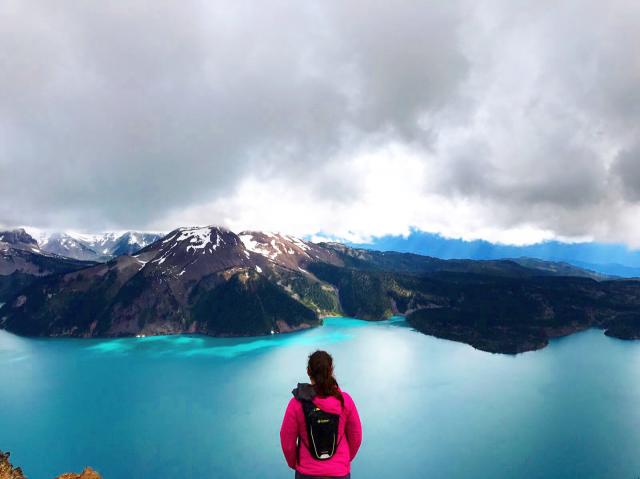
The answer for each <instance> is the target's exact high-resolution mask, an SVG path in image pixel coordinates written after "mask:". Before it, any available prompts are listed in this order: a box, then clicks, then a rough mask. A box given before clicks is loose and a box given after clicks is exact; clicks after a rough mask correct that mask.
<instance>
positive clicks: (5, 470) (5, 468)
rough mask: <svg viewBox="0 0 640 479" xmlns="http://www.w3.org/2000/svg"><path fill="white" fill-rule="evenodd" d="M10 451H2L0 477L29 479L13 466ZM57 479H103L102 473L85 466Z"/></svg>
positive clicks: (0, 454)
mask: <svg viewBox="0 0 640 479" xmlns="http://www.w3.org/2000/svg"><path fill="white" fill-rule="evenodd" d="M9 455H10V454H9V453H8V452H7V453H4V452H2V451H0V479H27V476H25V475H24V474H23V472H22V469H20V468H19V467H13V466H12V465H11V463H10V462H9ZM56 479H102V478H101V477H100V474H98V473H97V472H96V471H94V470H93V469H91V468H90V467H87V468H85V470H84V471H82V472H81V473H80V474H74V473H66V474H62V475H61V476H58V477H56Z"/></svg>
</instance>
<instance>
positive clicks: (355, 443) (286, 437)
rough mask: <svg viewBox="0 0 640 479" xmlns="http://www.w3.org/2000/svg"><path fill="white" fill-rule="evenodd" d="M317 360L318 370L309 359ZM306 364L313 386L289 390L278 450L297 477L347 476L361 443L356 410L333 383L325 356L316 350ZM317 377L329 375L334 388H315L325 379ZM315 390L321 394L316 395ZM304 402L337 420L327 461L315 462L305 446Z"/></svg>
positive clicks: (306, 436) (302, 386) (309, 448)
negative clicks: (335, 440) (330, 453)
mask: <svg viewBox="0 0 640 479" xmlns="http://www.w3.org/2000/svg"><path fill="white" fill-rule="evenodd" d="M314 355H315V356H314ZM318 357H319V358H320V361H319V364H320V367H319V366H318V361H316V362H315V363H314V361H313V360H312V358H315V359H316V360H317V359H318ZM309 364H310V368H308V372H309V373H310V374H309V376H310V378H311V380H312V382H314V383H315V384H298V386H297V387H296V388H295V389H294V390H293V391H292V393H293V398H291V400H290V401H289V404H288V406H287V409H286V412H285V415H284V419H283V421H282V427H281V429H280V441H281V444H282V451H283V453H284V456H285V459H286V461H287V464H288V465H289V467H291V468H292V469H295V470H296V471H297V472H298V473H300V474H303V475H310V476H329V477H344V476H347V475H348V474H349V473H350V470H351V461H352V460H353V458H354V457H355V456H356V453H357V452H358V449H359V447H360V444H361V442H362V427H361V424H360V417H359V415H358V410H357V409H356V406H355V403H354V402H353V399H352V398H351V396H350V395H349V394H347V393H346V392H344V391H342V390H341V389H340V388H339V387H338V385H337V382H335V379H334V378H333V364H332V360H331V356H329V355H328V353H325V352H324V351H316V352H315V353H314V354H312V355H311V356H310V363H309ZM314 366H315V367H314ZM318 374H323V375H325V376H330V378H331V380H332V382H333V383H335V386H332V385H331V384H329V383H330V382H331V381H329V383H326V384H323V385H324V386H325V388H324V389H323V388H322V387H318V384H317V383H318V382H323V381H325V380H327V378H321V377H318ZM314 376H315V377H314ZM315 379H318V380H319V381H316V380H315ZM318 389H320V390H321V391H323V392H325V394H319V392H318ZM305 401H311V402H312V403H313V405H314V406H315V407H317V408H319V409H320V410H321V411H324V412H326V413H329V414H335V415H337V416H338V417H339V420H338V432H337V445H336V447H335V451H332V452H333V455H332V456H331V457H330V458H329V459H325V460H319V459H316V458H315V457H314V455H313V454H312V452H311V448H312V445H311V444H310V443H309V442H310V440H309V434H308V432H307V419H306V415H305V412H304V408H303V403H304V402H305Z"/></svg>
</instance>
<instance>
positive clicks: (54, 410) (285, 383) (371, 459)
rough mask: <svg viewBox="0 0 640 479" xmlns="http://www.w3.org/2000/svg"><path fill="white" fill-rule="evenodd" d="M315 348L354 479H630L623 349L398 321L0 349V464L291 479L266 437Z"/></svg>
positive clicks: (594, 333) (637, 345) (46, 473)
mask: <svg viewBox="0 0 640 479" xmlns="http://www.w3.org/2000/svg"><path fill="white" fill-rule="evenodd" d="M318 348H321V349H326V350H328V351H330V352H331V353H332V354H333V356H334V359H335V362H336V375H337V378H338V381H339V383H340V385H341V387H342V388H343V389H344V390H346V391H348V392H349V393H350V394H351V395H352V396H353V398H354V400H355V402H356V404H357V406H358V409H359V411H360V415H361V418H362V422H363V431H364V441H363V445H362V448H361V450H360V453H359V455H358V457H357V458H356V460H355V461H354V462H353V464H352V475H353V478H354V479H359V478H367V479H372V478H394V477H398V478H402V479H406V478H415V479H418V478H419V479H423V478H510V479H513V478H545V479H549V478H581V479H586V478H598V479H600V478H628V479H636V478H637V477H639V476H640V454H638V449H639V447H640V342H625V341H620V340H616V339H612V338H608V337H606V336H604V335H603V334H602V332H601V331H598V330H590V331H586V332H583V333H580V334H575V335H573V336H569V337H566V338H562V339H557V340H554V341H552V342H551V344H550V346H549V347H547V348H546V349H544V350H541V351H536V352H530V353H525V354H521V355H518V356H505V355H495V354H488V353H484V352H481V351H477V350H475V349H473V348H471V347H469V346H467V345H464V344H460V343H455V342H450V341H444V340H439V339H436V338H432V337H429V336H426V335H423V334H420V333H418V332H416V331H414V330H412V329H411V328H410V327H408V326H407V325H406V323H405V322H404V321H403V320H402V319H400V318H395V319H392V320H390V321H385V322H381V323H367V322H363V321H358V320H354V319H346V318H331V319H328V320H326V321H325V325H324V326H323V327H320V328H316V329H313V330H308V331H304V332H300V333H293V334H285V335H277V336H270V337H265V338H244V339H219V338H207V337H202V336H161V337H148V338H128V339H109V340H94V339H91V340H79V339H30V338H22V337H18V336H14V335H11V334H9V333H6V332H4V331H0V385H2V386H1V389H0V449H2V450H9V451H11V458H12V462H14V464H15V465H19V466H21V467H22V468H23V470H24V472H25V474H26V475H27V476H28V477H29V479H52V478H53V477H54V476H55V475H56V474H59V473H62V472H68V471H79V470H81V469H82V468H83V467H84V466H85V465H90V466H92V467H94V468H95V469H96V470H98V471H99V472H100V473H101V474H102V475H103V477H104V478H105V479H120V478H142V479H144V478H149V479H163V478H172V479H173V478H181V479H182V478H199V479H203V478H225V479H227V478H243V479H246V478H291V477H293V473H292V472H291V471H290V470H289V469H288V468H287V466H286V464H285V462H284V459H283V457H282V453H281V451H280V445H279V436H278V434H279V429H280V423H281V420H282V415H283V413H284V409H285V407H286V404H287V402H288V401H289V398H290V397H291V389H292V388H293V387H294V386H295V384H296V383H297V382H298V381H304V380H305V366H306V358H307V355H308V354H309V353H310V352H312V351H313V350H315V349H318Z"/></svg>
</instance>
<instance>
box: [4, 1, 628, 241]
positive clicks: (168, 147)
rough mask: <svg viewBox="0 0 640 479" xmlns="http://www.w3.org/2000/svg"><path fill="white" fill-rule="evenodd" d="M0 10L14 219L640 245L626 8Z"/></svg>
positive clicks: (8, 217) (43, 223) (353, 5)
mask: <svg viewBox="0 0 640 479" xmlns="http://www.w3.org/2000/svg"><path fill="white" fill-rule="evenodd" d="M365 12H366V14H364V13H365ZM0 15H1V16H2V18H4V19H5V21H4V22H3V27H2V28H1V29H0V190H1V191H2V192H3V201H2V202H0V223H4V224H5V225H17V224H30V225H33V226H36V227H41V228H52V227H53V228H60V229H85V230H86V229H88V230H105V229H164V230H166V229H171V228H173V227H176V226H179V225H184V224H212V223H220V224H226V225H227V226H230V227H232V228H233V229H245V228H246V229H270V230H282V231H287V232H291V233H294V234H298V235H313V234H324V235H326V236H329V237H339V238H345V239H352V240H363V239H367V238H370V237H371V236H380V235H384V234H407V233H408V232H409V231H410V229H411V228H419V229H423V230H426V231H432V232H438V233H441V234H443V235H445V236H451V237H458V238H465V239H476V238H482V239H487V240H490V241H498V242H505V243H516V244H527V243H532V242H537V241H540V240H544V239H551V238H558V239H565V240H576V239H584V238H589V239H594V240H598V241H623V242H626V243H627V244H629V245H632V246H640V227H638V226H637V221H635V219H636V218H637V217H638V216H637V215H638V213H639V211H638V209H639V206H640V181H639V180H638V178H640V156H638V155H639V153H638V152H640V147H638V141H637V138H638V133H639V132H638V125H640V90H638V88H637V85H638V84H640V63H639V60H638V56H637V55H636V51H635V50H636V47H635V46H636V45H637V44H638V43H640V28H639V27H640V6H639V5H637V4H635V3H633V2H626V1H623V0H613V1H612V2H607V3H606V4H605V3H603V2H599V1H596V0H581V1H578V0H563V1H560V2H558V1H551V0H542V1H533V0H532V1H524V2H512V1H507V0H487V1H483V2H470V1H468V0H455V1H451V2H417V1H400V2H379V3H373V4H372V3H371V2H338V1H326V2H321V3H306V2H281V1H271V0H267V1H266V2H263V3H262V4H261V8H259V9H257V8H255V4H252V3H250V2H244V1H238V2H226V1H214V2H201V1H198V0H189V1H182V2H164V3H162V4H158V3H157V2H150V1H144V0H139V1H135V2H128V3H127V4H126V5H125V4H109V3H86V2H81V3H78V2H71V1H68V2H65V1H62V2H58V3H56V6H55V8H54V7H53V6H51V5H49V4H47V3H41V2H37V1H28V0H20V1H11V0H10V1H8V2H4V3H3V4H2V6H0Z"/></svg>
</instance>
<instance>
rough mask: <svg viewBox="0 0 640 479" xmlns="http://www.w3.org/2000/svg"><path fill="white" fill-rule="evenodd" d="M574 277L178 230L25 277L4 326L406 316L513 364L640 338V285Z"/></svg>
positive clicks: (138, 328) (234, 331)
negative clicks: (550, 346) (570, 347)
mask: <svg viewBox="0 0 640 479" xmlns="http://www.w3.org/2000/svg"><path fill="white" fill-rule="evenodd" d="M34 254H35V253H34ZM528 264H531V265H535V264H536V262H528ZM571 271H573V270H572V269H571V268H567V267H566V266H564V265H554V264H549V263H548V262H545V263H544V264H542V265H541V267H540V269H537V268H535V267H528V266H524V265H522V264H519V263H518V262H514V261H509V260H503V261H472V260H441V259H438V258H431V257H426V256H419V255H414V254H405V253H392V252H390V253H382V252H375V251H366V250H358V249H352V248H348V247H346V246H344V245H340V244H313V243H310V242H306V241H302V240H299V239H297V238H293V237H290V236H287V235H281V234H272V233H260V232H243V233H241V234H240V235H236V234H235V233H233V232H231V231H229V230H226V229H224V228H217V227H205V228H179V229H176V230H174V231H172V232H171V233H169V234H168V235H166V236H165V237H163V238H161V239H160V240H158V241H155V242H154V243H152V244H150V245H148V246H147V247H145V248H143V249H141V250H140V251H138V252H137V253H136V254H134V255H133V256H120V257H117V258H115V259H113V260H111V261H109V262H107V263H104V264H97V265H93V266H91V267H86V268H84V269H81V270H74V271H69V272H61V273H60V274H53V275H50V276H47V277H43V278H41V279H39V280H38V281H37V282H31V283H28V284H24V282H23V278H22V277H20V276H15V277H13V278H12V280H11V281H12V284H13V285H14V286H12V288H13V292H14V294H13V295H12V296H11V297H10V299H9V300H8V301H7V304H6V305H5V306H3V307H2V309H0V326H2V327H5V328H6V329H7V330H9V331H13V332H16V333H19V334H25V335H34V336H76V337H91V336H130V335H136V334H145V335H151V334H175V333H185V332H188V333H202V334H208V335H214V336H247V335H261V334H274V333H278V332H287V331H294V330H298V329H303V328H307V327H312V326H315V325H318V324H320V319H319V318H320V317H321V316H323V315H329V314H344V315H348V316H355V317H359V318H362V319H367V320H380V319H385V318H388V317H389V316H391V315H393V314H403V315H406V316H407V319H408V321H409V323H410V324H411V325H412V326H413V327H414V328H415V329H417V330H419V331H422V332H424V333H426V334H431V335H434V336H438V337H441V338H446V339H452V340H455V341H462V342H465V343H468V344H470V345H472V346H474V347H476V348H478V349H482V350H485V351H490V352H500V353H511V354H515V353H519V352H523V351H529V350H534V349H539V348H542V347H544V346H546V344H547V343H548V341H549V339H550V338H553V337H556V336H561V335H566V334H570V333H572V332H575V331H580V330H583V329H586V328H590V327H598V328H602V329H606V331H607V334H609V335H612V336H617V337H624V338H636V337H640V320H638V319H637V317H636V316H634V314H635V312H636V311H640V282H637V281H633V280H626V281H622V280H606V281H598V280H596V279H592V278H591V276H590V274H588V273H583V272H582V271H577V272H576V274H575V275H573V276H565V274H566V273H567V272H571ZM1 287H2V283H0V291H2V289H1ZM18 289H19V291H17V290H18ZM16 291H17V292H16Z"/></svg>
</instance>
